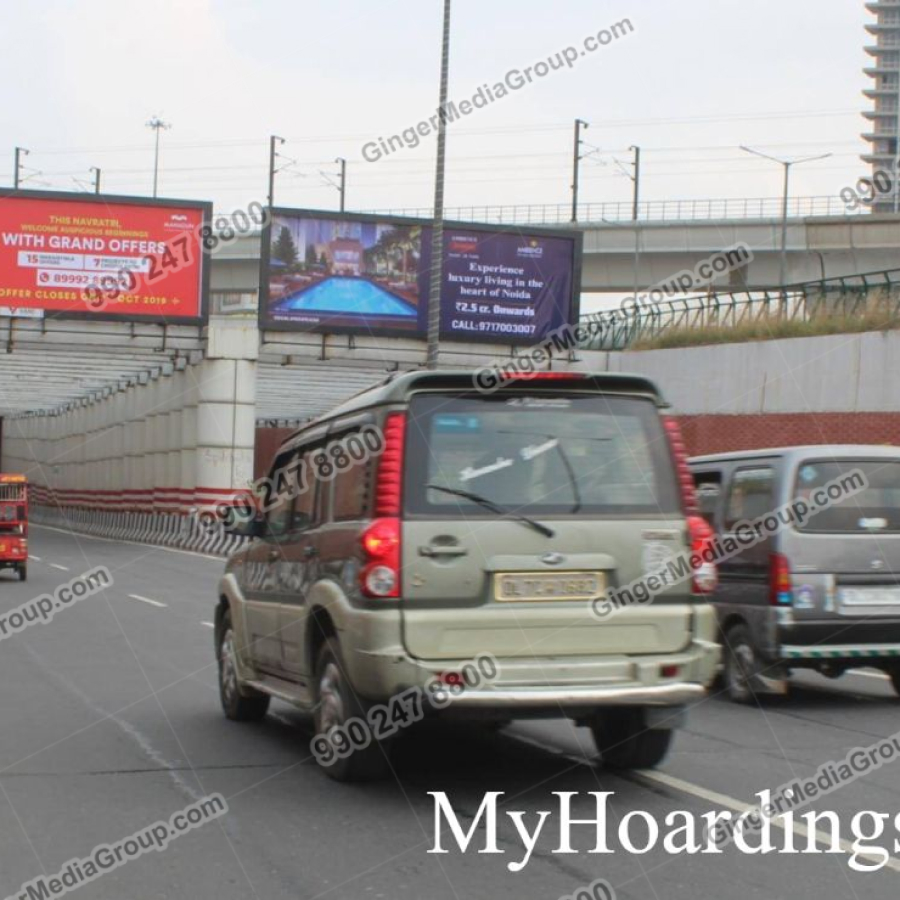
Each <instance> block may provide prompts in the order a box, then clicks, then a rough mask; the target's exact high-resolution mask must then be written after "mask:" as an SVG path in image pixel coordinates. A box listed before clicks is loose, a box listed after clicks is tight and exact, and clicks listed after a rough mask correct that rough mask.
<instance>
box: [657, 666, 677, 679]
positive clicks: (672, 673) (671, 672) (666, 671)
mask: <svg viewBox="0 0 900 900" xmlns="http://www.w3.org/2000/svg"><path fill="white" fill-rule="evenodd" d="M680 671H681V666H676V665H667V666H660V667H659V674H660V677H661V678H675V677H676V676H677V675H678V673H679V672H680Z"/></svg>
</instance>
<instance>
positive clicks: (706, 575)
mask: <svg viewBox="0 0 900 900" xmlns="http://www.w3.org/2000/svg"><path fill="white" fill-rule="evenodd" d="M687 524H688V536H689V537H690V541H691V558H692V559H693V558H694V557H700V559H699V561H698V565H696V566H691V570H692V574H691V591H692V592H693V593H694V594H711V593H712V592H713V591H714V590H715V589H716V585H717V584H718V583H719V570H718V569H717V568H716V564H715V563H714V562H712V561H709V562H707V560H706V559H704V553H706V555H707V556H709V555H711V553H712V550H713V541H714V540H715V532H714V531H713V530H712V528H710V526H709V523H708V522H707V521H706V519H704V518H703V517H702V516H688V520H687Z"/></svg>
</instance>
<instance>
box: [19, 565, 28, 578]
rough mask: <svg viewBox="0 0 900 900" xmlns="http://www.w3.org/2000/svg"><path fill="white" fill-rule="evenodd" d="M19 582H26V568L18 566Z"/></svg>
mask: <svg viewBox="0 0 900 900" xmlns="http://www.w3.org/2000/svg"><path fill="white" fill-rule="evenodd" d="M19 581H28V566H26V565H24V564H22V565H21V566H19Z"/></svg>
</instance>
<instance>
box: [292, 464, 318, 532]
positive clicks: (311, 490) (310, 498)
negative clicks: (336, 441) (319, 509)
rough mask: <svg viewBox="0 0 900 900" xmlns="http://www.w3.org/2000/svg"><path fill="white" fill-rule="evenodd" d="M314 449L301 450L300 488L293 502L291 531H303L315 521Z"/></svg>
mask: <svg viewBox="0 0 900 900" xmlns="http://www.w3.org/2000/svg"><path fill="white" fill-rule="evenodd" d="M315 452H316V451H315V450H310V449H304V450H303V451H301V453H302V457H301V466H300V470H299V471H301V472H302V473H303V481H302V482H301V490H300V493H299V494H298V495H297V499H296V501H295V503H294V514H293V517H292V521H291V529H292V530H293V531H305V530H306V529H307V528H310V527H312V526H313V525H314V524H315V522H316V494H317V492H318V484H317V482H316V480H315V478H314V477H313V472H314V468H313V456H315Z"/></svg>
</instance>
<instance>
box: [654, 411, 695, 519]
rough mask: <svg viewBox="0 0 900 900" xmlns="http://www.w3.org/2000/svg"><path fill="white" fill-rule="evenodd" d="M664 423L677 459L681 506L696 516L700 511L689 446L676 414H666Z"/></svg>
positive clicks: (686, 513)
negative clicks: (689, 462)
mask: <svg viewBox="0 0 900 900" xmlns="http://www.w3.org/2000/svg"><path fill="white" fill-rule="evenodd" d="M663 424H664V425H665V428H666V436H667V437H668V439H669V447H670V449H671V451H672V458H673V460H674V461H675V471H676V473H677V474H678V486H679V488H680V491H681V506H682V509H683V511H684V514H685V515H686V516H695V515H697V514H698V513H699V512H700V507H699V506H698V505H697V489H696V487H695V486H694V476H693V475H692V474H691V470H690V468H689V467H688V455H687V447H686V446H685V444H684V439H683V438H682V436H681V426H680V425H679V424H678V419H676V418H675V417H674V416H664V417H663Z"/></svg>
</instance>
